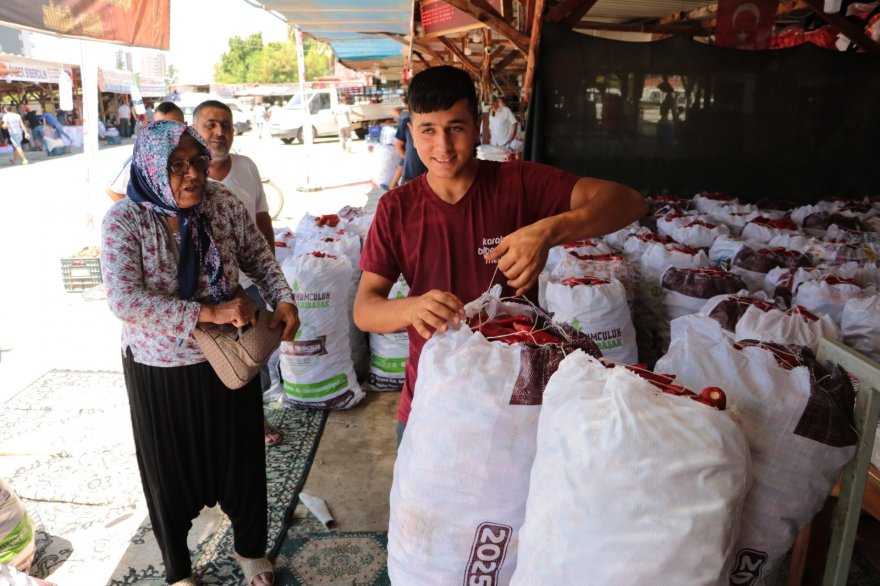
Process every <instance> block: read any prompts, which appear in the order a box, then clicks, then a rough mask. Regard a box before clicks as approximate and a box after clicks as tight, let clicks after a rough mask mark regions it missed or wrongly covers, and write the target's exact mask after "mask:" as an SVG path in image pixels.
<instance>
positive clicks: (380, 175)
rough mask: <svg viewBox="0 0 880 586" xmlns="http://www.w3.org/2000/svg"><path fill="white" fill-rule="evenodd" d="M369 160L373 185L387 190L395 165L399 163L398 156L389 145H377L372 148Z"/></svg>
mask: <svg viewBox="0 0 880 586" xmlns="http://www.w3.org/2000/svg"><path fill="white" fill-rule="evenodd" d="M370 159H371V160H370V165H371V166H372V169H373V175H372V180H373V183H374V184H375V185H380V186H385V187H386V188H387V187H388V186H390V185H391V180H392V179H393V178H394V173H395V172H396V171H397V165H398V164H399V163H400V162H401V159H400V155H398V154H397V151H395V150H394V147H393V146H391V145H384V144H377V145H375V146H374V147H373V152H372V153H371V154H370Z"/></svg>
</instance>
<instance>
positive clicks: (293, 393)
mask: <svg viewBox="0 0 880 586" xmlns="http://www.w3.org/2000/svg"><path fill="white" fill-rule="evenodd" d="M281 270H282V271H283V272H284V276H285V277H286V278H287V282H288V283H289V284H290V287H291V289H293V296H294V299H295V301H296V306H297V309H298V310H299V321H300V326H299V330H298V331H297V333H296V336H295V338H294V340H293V342H282V343H281V349H280V351H281V378H282V379H283V380H284V392H285V397H284V403H285V405H288V406H299V407H310V408H316V409H348V408H350V407H354V406H355V405H357V404H358V403H359V402H360V400H361V399H362V398H363V397H364V392H363V390H362V389H361V387H360V385H358V382H357V378H356V377H355V373H354V366H353V364H352V360H351V345H350V343H349V338H350V336H349V328H350V325H349V324H350V322H351V317H350V314H351V309H350V290H351V280H352V279H351V275H352V267H351V262H350V261H349V260H348V259H347V258H345V257H338V256H334V255H331V254H326V253H323V252H313V253H310V254H303V255H300V256H291V257H289V258H288V259H287V260H286V261H285V262H284V264H283V265H282V266H281Z"/></svg>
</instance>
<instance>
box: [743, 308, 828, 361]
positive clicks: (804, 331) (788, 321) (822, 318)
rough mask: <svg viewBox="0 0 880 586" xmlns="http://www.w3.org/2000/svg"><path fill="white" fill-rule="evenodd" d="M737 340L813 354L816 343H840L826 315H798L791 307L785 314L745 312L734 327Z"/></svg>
mask: <svg viewBox="0 0 880 586" xmlns="http://www.w3.org/2000/svg"><path fill="white" fill-rule="evenodd" d="M734 337H735V338H736V339H737V340H761V341H763V342H775V343H777V344H797V345H799V346H808V347H809V348H810V350H812V351H813V352H815V351H817V350H818V348H819V340H820V339H822V338H828V339H829V340H835V341H837V340H840V337H841V334H840V328H839V327H838V326H837V324H836V323H835V322H834V320H832V319H831V318H830V317H828V316H827V315H815V314H809V313H806V314H805V313H804V312H802V311H801V310H800V309H799V308H797V307H795V308H793V309H789V310H788V311H782V310H781V309H775V308H774V309H770V310H767V311H765V310H764V309H762V308H760V307H757V306H752V307H749V308H748V309H746V311H745V313H744V314H743V316H742V317H741V318H740V320H739V321H738V322H737V324H736V330H735V331H734Z"/></svg>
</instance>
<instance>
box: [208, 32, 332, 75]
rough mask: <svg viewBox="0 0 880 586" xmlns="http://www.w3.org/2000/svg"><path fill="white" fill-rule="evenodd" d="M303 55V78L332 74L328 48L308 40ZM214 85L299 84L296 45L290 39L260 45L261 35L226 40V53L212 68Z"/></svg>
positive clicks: (330, 50) (330, 55)
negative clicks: (304, 70)
mask: <svg viewBox="0 0 880 586" xmlns="http://www.w3.org/2000/svg"><path fill="white" fill-rule="evenodd" d="M303 50H304V52H305V68H306V79H307V80H310V79H315V78H316V77H324V76H326V75H328V74H329V73H330V72H331V71H332V67H333V50H332V49H331V48H330V46H329V45H327V44H325V43H321V42H319V41H315V40H313V39H308V40H306V41H305V46H304V47H303ZM214 81H216V82H218V83H291V82H297V81H299V74H298V72H297V60H296V43H295V42H294V40H293V38H292V36H291V38H290V39H288V40H287V41H286V42H284V43H268V44H263V35H262V33H256V34H253V35H250V36H249V37H247V38H245V39H243V38H241V37H232V38H231V39H229V50H228V51H226V52H225V53H223V54H222V55H221V56H220V61H218V62H217V64H216V65H215V66H214Z"/></svg>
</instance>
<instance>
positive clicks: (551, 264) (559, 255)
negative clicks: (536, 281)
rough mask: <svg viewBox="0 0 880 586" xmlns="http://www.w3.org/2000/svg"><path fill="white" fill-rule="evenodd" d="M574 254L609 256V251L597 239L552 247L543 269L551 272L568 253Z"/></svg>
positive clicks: (603, 243)
mask: <svg viewBox="0 0 880 586" xmlns="http://www.w3.org/2000/svg"><path fill="white" fill-rule="evenodd" d="M571 252H574V253H576V254H578V255H580V256H593V255H597V254H610V253H611V249H610V248H609V247H608V245H607V244H605V242H603V241H602V240H598V239H590V238H588V239H586V240H579V241H578V242H570V243H569V244H563V245H562V246H554V247H553V248H551V249H550V251H549V252H548V253H547V264H546V265H545V268H546V269H547V270H548V271H552V270H553V269H554V268H555V267H556V265H558V264H559V262H560V261H562V260H563V259H565V258H567V257H568V256H569V253H571Z"/></svg>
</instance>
